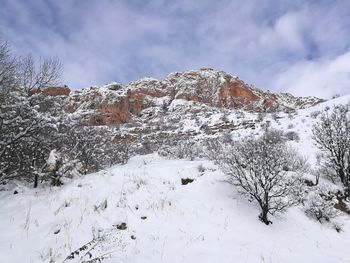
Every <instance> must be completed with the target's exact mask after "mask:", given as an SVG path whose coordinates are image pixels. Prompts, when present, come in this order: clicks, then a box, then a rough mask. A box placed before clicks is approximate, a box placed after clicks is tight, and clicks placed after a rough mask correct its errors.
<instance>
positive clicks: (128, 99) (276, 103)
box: [44, 68, 322, 125]
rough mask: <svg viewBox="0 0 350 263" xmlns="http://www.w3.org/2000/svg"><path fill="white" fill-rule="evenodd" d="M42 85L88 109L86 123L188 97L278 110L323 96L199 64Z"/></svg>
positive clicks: (74, 107)
mask: <svg viewBox="0 0 350 263" xmlns="http://www.w3.org/2000/svg"><path fill="white" fill-rule="evenodd" d="M61 89H62V90H61V91H59V90H58V88H54V90H47V91H44V93H45V92H46V93H47V95H52V94H51V93H54V94H55V95H57V94H58V95H66V96H67V97H66V99H65V100H66V103H65V110H66V111H67V112H69V113H74V112H77V111H83V112H89V114H88V115H89V116H88V118H89V123H90V124H91V125H113V124H119V123H124V122H127V121H128V120H129V119H130V118H131V117H132V116H138V115H139V114H140V113H141V112H142V111H143V110H145V109H147V108H150V107H153V106H155V105H158V106H159V104H162V105H164V106H166V105H170V104H171V103H172V102H173V101H174V100H185V101H191V102H194V103H198V104H203V105H207V106H209V107H215V108H226V109H242V110H245V111H249V112H279V111H292V110H295V109H300V108H306V107H309V106H313V105H315V104H317V103H319V102H321V101H322V100H320V99H318V98H315V97H294V96H292V95H291V94H286V93H282V94H274V93H271V92H268V91H263V90H260V89H257V88H255V87H253V86H250V85H248V84H246V83H245V82H244V81H242V80H241V79H239V78H238V77H236V76H232V75H230V74H228V73H225V72H223V71H216V70H213V69H209V68H203V69H200V70H196V71H185V72H175V73H171V74H170V75H168V76H167V77H166V78H164V79H161V80H157V79H153V78H143V79H141V80H138V81H134V82H131V83H130V84H129V85H127V86H122V85H120V84H118V83H111V84H108V85H105V86H102V87H91V88H89V89H83V90H77V91H73V92H71V93H69V92H68V91H67V88H66V87H62V88H61Z"/></svg>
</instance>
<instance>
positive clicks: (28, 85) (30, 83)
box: [18, 55, 62, 92]
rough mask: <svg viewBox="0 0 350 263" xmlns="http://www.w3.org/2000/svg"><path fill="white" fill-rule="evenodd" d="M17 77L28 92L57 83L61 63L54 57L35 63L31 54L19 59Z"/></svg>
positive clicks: (60, 71)
mask: <svg viewBox="0 0 350 263" xmlns="http://www.w3.org/2000/svg"><path fill="white" fill-rule="evenodd" d="M19 65H20V66H19V72H18V73H19V79H20V82H21V83H20V84H21V86H22V87H23V88H24V89H25V90H26V91H27V92H28V91H30V90H33V89H38V90H39V89H41V88H45V87H49V86H55V85H58V84H59V81H60V77H61V74H62V64H61V62H60V61H59V59H58V58H56V57H51V58H48V59H46V60H43V61H41V60H40V62H39V65H37V66H36V65H35V62H34V59H33V57H32V56H31V55H28V56H27V57H25V58H23V59H21V60H20V63H19Z"/></svg>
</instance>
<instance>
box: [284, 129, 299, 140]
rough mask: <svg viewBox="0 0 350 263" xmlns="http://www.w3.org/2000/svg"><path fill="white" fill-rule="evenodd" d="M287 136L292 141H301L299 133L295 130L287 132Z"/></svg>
mask: <svg viewBox="0 0 350 263" xmlns="http://www.w3.org/2000/svg"><path fill="white" fill-rule="evenodd" d="M285 136H286V138H287V139H288V140H290V141H296V142H298V141H300V137H299V134H298V133H297V132H295V131H289V132H286V133H285Z"/></svg>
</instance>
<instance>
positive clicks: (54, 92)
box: [29, 86, 71, 97]
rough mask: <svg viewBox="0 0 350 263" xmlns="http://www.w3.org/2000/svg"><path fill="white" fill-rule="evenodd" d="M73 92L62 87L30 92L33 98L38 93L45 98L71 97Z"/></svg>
mask: <svg viewBox="0 0 350 263" xmlns="http://www.w3.org/2000/svg"><path fill="white" fill-rule="evenodd" d="M70 92H71V90H70V88H68V87H67V86H61V87H47V88H44V89H33V90H31V91H30V92H29V96H32V95H34V94H36V93H43V94H44V95H45V96H52V97H56V96H69V94H70Z"/></svg>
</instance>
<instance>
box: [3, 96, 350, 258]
mask: <svg viewBox="0 0 350 263" xmlns="http://www.w3.org/2000/svg"><path fill="white" fill-rule="evenodd" d="M106 94H107V91H106ZM348 102H350V95H348V96H344V97H340V98H336V99H333V100H330V101H327V102H324V103H321V104H318V105H316V106H314V107H310V108H307V109H302V110H298V111H297V112H296V114H293V116H288V114H285V113H279V114H278V117H279V118H280V119H277V120H274V119H273V116H272V115H271V114H267V115H266V116H265V117H264V120H263V121H262V123H261V124H263V123H266V122H269V123H271V125H272V127H274V128H276V129H281V130H283V131H285V132H286V131H295V132H297V133H298V134H299V136H300V141H299V142H295V141H291V142H289V143H290V144H291V145H292V146H294V147H296V148H297V149H298V150H299V152H300V153H301V154H303V155H304V156H305V157H307V158H308V160H309V163H310V164H311V166H312V167H313V166H314V165H315V163H316V153H317V148H316V146H315V145H314V144H313V141H312V125H313V123H315V122H316V121H317V118H314V117H312V116H311V115H312V113H313V112H315V111H321V110H323V109H324V108H325V107H327V106H329V107H333V105H337V104H346V103H348ZM157 104H159V105H160V104H161V101H159V103H157ZM189 107H195V105H194V103H192V102H189V101H185V100H177V99H176V100H173V101H172V103H171V105H170V107H169V111H171V112H172V111H174V112H173V114H175V115H176V114H178V115H179V116H181V114H182V111H185V110H186V109H187V108H189ZM198 107H199V106H198ZM241 114H244V116H241V117H238V116H239V115H241ZM182 117H183V118H182V120H181V125H182V127H181V129H182V130H183V131H190V130H196V131H198V125H199V124H196V123H195V121H194V120H191V119H188V118H187V117H188V116H187V115H183V116H182ZM198 117H199V120H200V124H203V123H207V124H210V125H216V124H220V120H221V119H222V118H223V113H222V112H220V111H218V109H215V110H213V111H212V114H211V115H210V116H209V117H205V115H198ZM227 119H228V120H229V121H232V122H234V124H235V125H239V124H240V123H242V121H247V120H249V121H252V122H253V121H254V120H256V119H257V114H255V113H247V112H243V113H242V112H240V114H238V112H236V111H231V112H228V115H227ZM261 124H257V128H256V129H255V130H252V129H251V128H249V129H238V130H233V131H231V135H232V136H233V137H234V138H236V139H239V138H241V137H242V136H248V135H249V134H251V133H252V132H253V133H254V134H259V133H261V130H260V129H259V125H261ZM179 129H180V128H179ZM202 136H204V135H202ZM55 156H56V154H55V152H54V151H52V152H51V153H50V156H49V159H48V163H54V160H55V158H56V157H55ZM200 167H204V172H203V171H202V169H200ZM182 178H183V179H185V178H191V179H194V181H193V182H192V183H189V184H187V185H182V184H181V179H182ZM321 184H323V185H325V186H327V184H328V186H327V187H329V186H333V185H331V184H329V182H327V181H323V180H321ZM41 187H42V188H39V189H32V188H27V187H25V186H24V185H23V184H19V185H18V186H17V188H16V190H17V192H18V194H16V195H14V194H13V191H1V192H0V207H1V213H0V222H1V224H0V233H1V235H0V261H1V262H6V263H12V262H63V261H64V260H65V259H66V258H67V257H68V256H69V255H70V253H71V252H72V251H75V250H77V249H79V248H80V247H82V246H83V245H85V244H87V243H88V242H90V241H91V240H95V241H96V243H92V245H88V246H87V247H88V250H89V252H90V253H91V255H92V258H95V257H99V256H101V255H105V256H106V257H107V258H106V259H105V260H104V261H103V262H197V261H199V260H200V261H201V262H273V263H276V262H350V253H349V247H350V239H349V231H350V221H349V217H345V216H341V217H339V218H338V219H337V220H338V223H339V224H340V225H341V226H342V232H340V233H338V232H336V231H335V229H334V228H333V226H332V225H331V224H320V223H318V222H316V221H314V220H312V219H310V218H308V217H307V216H306V215H305V213H304V212H303V209H302V208H301V207H295V208H292V209H289V210H288V212H287V213H286V214H283V215H281V216H279V217H271V218H270V219H271V220H272V221H273V224H272V225H269V226H266V225H264V224H262V223H261V222H260V221H259V220H258V214H259V208H258V207H257V206H256V205H254V204H253V203H250V202H248V201H246V200H245V198H244V197H241V196H239V195H238V194H237V192H235V189H234V187H233V186H232V185H230V184H229V183H227V181H226V177H225V175H224V174H223V173H222V172H221V171H220V170H219V169H218V168H217V167H216V166H215V165H214V164H213V163H211V162H210V161H208V160H205V159H197V160H195V161H189V160H168V159H164V158H161V157H159V156H158V155H157V154H150V155H145V156H136V157H133V158H131V159H130V160H129V162H128V163H127V164H126V165H118V166H114V167H112V168H110V169H108V170H105V171H100V172H98V173H94V174H89V175H85V176H83V177H80V178H76V179H74V180H72V181H70V182H68V183H66V184H65V185H64V186H62V187H52V188H45V187H43V186H41ZM334 187H335V186H334ZM13 190H14V189H13ZM122 223H126V226H127V228H126V229H125V230H120V229H118V228H117V226H118V225H120V224H122ZM86 252H87V250H83V251H82V252H80V254H79V256H77V255H76V256H75V258H74V259H71V260H65V261H64V262H82V260H83V259H84V260H87V259H89V254H86ZM85 254H86V255H85ZM84 255H85V256H84ZM92 258H91V259H92Z"/></svg>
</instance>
